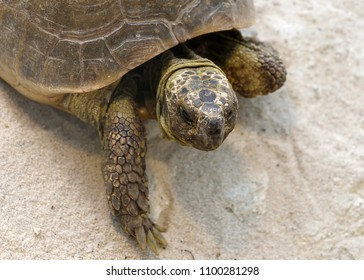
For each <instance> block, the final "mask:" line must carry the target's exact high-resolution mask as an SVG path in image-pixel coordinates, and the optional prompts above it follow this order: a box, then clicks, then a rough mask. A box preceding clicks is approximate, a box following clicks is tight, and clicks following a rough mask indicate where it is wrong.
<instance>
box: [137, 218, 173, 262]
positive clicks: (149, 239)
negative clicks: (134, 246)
mask: <svg viewBox="0 0 364 280" xmlns="http://www.w3.org/2000/svg"><path fill="white" fill-rule="evenodd" d="M146 224H147V226H146V225H145V224H144V225H141V226H139V227H136V228H135V230H134V234H135V238H136V240H137V242H138V244H139V246H140V248H141V249H142V250H145V248H146V247H147V245H148V247H149V248H150V249H151V250H152V251H153V252H154V254H156V255H159V248H163V249H165V248H166V247H167V244H168V243H167V241H166V239H165V238H164V237H163V235H162V234H161V233H160V230H159V229H158V227H157V226H156V225H154V224H152V223H151V222H150V221H148V222H147V223H146Z"/></svg>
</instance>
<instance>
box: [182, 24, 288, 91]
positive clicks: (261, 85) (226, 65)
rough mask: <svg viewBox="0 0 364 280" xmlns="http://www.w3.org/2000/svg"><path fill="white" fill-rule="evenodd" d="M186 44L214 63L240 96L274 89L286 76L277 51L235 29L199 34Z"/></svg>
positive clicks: (279, 85) (281, 83) (282, 82)
mask: <svg viewBox="0 0 364 280" xmlns="http://www.w3.org/2000/svg"><path fill="white" fill-rule="evenodd" d="M188 46H189V47H191V48H192V49H193V50H194V51H195V52H196V53H197V54H198V55H200V56H202V57H206V58H208V59H210V60H212V61H213V62H214V63H216V64H217V65H218V66H219V67H220V68H221V69H222V70H223V71H224V72H225V75H226V77H227V78H228V80H229V82H230V83H231V85H232V86H233V88H234V90H235V91H236V92H237V93H239V94H240V95H242V96H244V97H256V96H259V95H266V94H268V93H271V92H274V91H276V90H277V89H279V88H280V87H281V86H282V85H283V84H284V82H285V80H286V70H285V67H284V65H283V62H282V61H281V59H280V58H279V56H278V53H277V52H276V51H275V50H274V49H273V48H272V47H271V46H270V45H268V44H266V43H263V42H260V41H258V40H256V39H253V38H245V37H243V36H242V35H241V33H240V32H239V31H238V30H230V31H223V32H217V33H211V34H207V35H203V36H200V37H198V38H196V39H193V40H191V41H190V42H188Z"/></svg>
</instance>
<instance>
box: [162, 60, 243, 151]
mask: <svg viewBox="0 0 364 280" xmlns="http://www.w3.org/2000/svg"><path fill="white" fill-rule="evenodd" d="M163 90H164V93H161V94H159V96H163V98H160V100H159V101H158V103H159V106H160V107H161V108H160V109H159V112H160V116H159V120H160V123H161V125H162V128H163V130H164V132H165V133H166V135H167V137H168V138H171V139H174V140H177V141H179V142H180V143H181V144H183V145H188V146H193V147H195V148H197V149H199V150H205V151H210V150H214V149H216V148H218V147H219V146H220V145H221V143H222V142H223V141H224V139H225V138H226V137H227V135H228V134H229V133H230V132H231V131H232V130H233V128H234V125H235V120H236V117H237V111H238V102H237V97H236V95H235V92H234V90H233V89H232V87H231V85H230V83H229V82H228V80H227V78H226V77H225V75H224V73H223V72H222V71H221V70H220V69H219V68H217V67H212V66H201V67H186V68H181V69H178V70H177V71H175V72H174V73H173V74H171V75H170V76H169V78H168V79H167V80H166V82H165V86H164V87H163Z"/></svg>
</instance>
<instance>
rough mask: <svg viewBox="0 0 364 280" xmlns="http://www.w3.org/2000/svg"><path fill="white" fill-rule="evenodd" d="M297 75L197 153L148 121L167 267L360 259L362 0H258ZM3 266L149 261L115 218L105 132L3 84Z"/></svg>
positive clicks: (264, 35)
mask: <svg viewBox="0 0 364 280" xmlns="http://www.w3.org/2000/svg"><path fill="white" fill-rule="evenodd" d="M255 3H256V11H257V23H256V25H255V27H254V28H252V29H251V31H250V32H252V33H255V34H257V35H258V36H259V38H261V39H264V40H266V41H269V42H271V43H272V44H273V45H274V46H275V48H276V49H278V50H279V51H280V53H281V56H282V57H283V59H284V61H285V64H286V66H287V70H288V73H289V76H288V80H287V83H286V85H285V86H284V88H282V89H281V90H279V92H277V93H275V94H272V95H270V96H267V97H262V98H256V99H254V100H247V99H243V98H240V100H239V101H240V109H239V120H238V124H237V126H236V128H235V130H234V132H233V133H231V134H230V136H229V137H228V139H227V140H226V142H225V143H224V145H223V146H222V147H221V148H219V149H218V150H217V151H215V152H209V153H205V152H200V151H196V150H193V149H191V148H185V147H181V146H179V145H178V144H176V143H172V142H168V141H167V140H164V139H163V138H162V136H161V133H160V129H159V127H158V124H157V123H156V122H155V121H149V122H147V123H146V126H147V130H148V144H149V153H148V155H147V164H148V175H149V179H150V180H149V181H150V188H151V192H152V207H153V208H154V211H153V216H154V217H155V219H156V220H157V221H159V222H160V223H162V224H166V225H168V231H167V232H166V233H165V237H166V239H167V240H168V241H169V247H168V248H167V249H166V250H163V251H162V252H161V254H160V255H159V257H158V258H161V259H191V258H196V259H215V258H217V259H228V258H237V259H364V145H363V139H364V106H363V105H364V94H363V89H364V64H363V61H364V51H363V42H364V33H363V30H364V2H362V1H354V0H348V1H340V0H332V1H323V0H320V1H316V0H307V1H284V3H283V2H280V1H263V0H256V1H255ZM0 135H1V137H0V205H1V210H0V258H1V259H150V258H151V259H153V258H155V256H154V255H153V254H151V253H149V252H142V251H140V250H139V249H138V248H137V247H136V243H135V241H133V240H132V239H130V238H128V237H127V236H126V235H124V233H122V232H121V231H120V229H119V227H118V226H117V224H116V223H115V222H114V223H113V221H112V220H111V219H110V214H109V209H108V206H107V203H106V199H105V189H104V186H103V182H102V177H101V170H100V165H101V161H102V159H101V155H100V153H99V150H100V148H99V141H98V139H97V133H96V131H95V130H94V129H93V128H92V127H90V126H88V125H85V124H84V123H82V122H81V121H78V120H77V119H75V118H73V117H71V116H69V115H67V114H65V113H63V112H60V111H57V110H55V109H53V108H50V107H47V106H43V105H40V104H37V103H34V102H32V101H29V100H27V99H26V98H24V97H22V96H20V95H19V94H17V93H16V92H15V91H14V90H12V89H11V88H10V87H9V86H8V85H7V84H5V83H4V82H0Z"/></svg>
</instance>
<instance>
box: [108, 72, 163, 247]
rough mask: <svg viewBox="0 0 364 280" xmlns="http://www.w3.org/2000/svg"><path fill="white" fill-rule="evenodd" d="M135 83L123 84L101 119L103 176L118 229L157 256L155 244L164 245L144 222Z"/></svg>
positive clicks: (142, 137) (146, 208) (144, 190)
mask: <svg viewBox="0 0 364 280" xmlns="http://www.w3.org/2000/svg"><path fill="white" fill-rule="evenodd" d="M135 87H136V82H135V81H134V80H133V79H129V80H127V82H125V80H124V82H123V84H122V85H121V86H119V88H120V89H121V92H119V93H118V96H117V97H116V98H115V99H114V100H112V101H111V103H110V105H109V107H108V110H107V112H106V114H105V118H104V122H103V123H104V133H103V140H102V141H103V149H104V154H105V161H104V164H103V168H102V171H103V175H104V181H105V184H106V192H107V199H108V202H109V206H110V209H111V212H112V214H113V215H114V216H118V217H120V221H121V225H122V228H123V229H124V231H125V232H127V233H128V234H129V235H132V236H134V237H135V238H136V239H137V241H138V243H139V245H140V247H141V248H142V249H145V248H146V246H147V243H148V245H149V247H150V248H151V249H152V250H153V251H154V252H155V253H156V254H158V245H157V242H158V243H159V244H160V245H161V246H162V247H165V246H166V245H167V242H166V241H165V239H164V238H163V236H162V235H161V233H160V232H159V231H158V229H157V228H156V227H155V226H154V224H153V223H152V222H151V221H150V219H149V218H148V211H149V201H148V184H147V176H146V173H145V154H146V149H147V147H146V138H145V131H144V127H143V125H142V122H141V120H140V118H139V116H138V109H137V105H136V103H135V101H134V98H133V96H135Z"/></svg>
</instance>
